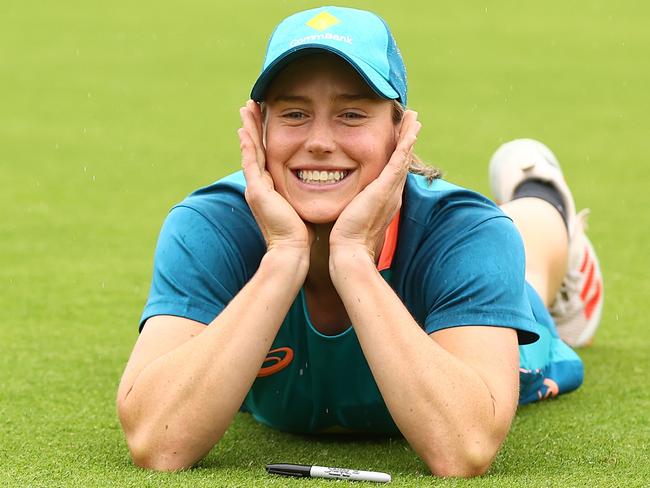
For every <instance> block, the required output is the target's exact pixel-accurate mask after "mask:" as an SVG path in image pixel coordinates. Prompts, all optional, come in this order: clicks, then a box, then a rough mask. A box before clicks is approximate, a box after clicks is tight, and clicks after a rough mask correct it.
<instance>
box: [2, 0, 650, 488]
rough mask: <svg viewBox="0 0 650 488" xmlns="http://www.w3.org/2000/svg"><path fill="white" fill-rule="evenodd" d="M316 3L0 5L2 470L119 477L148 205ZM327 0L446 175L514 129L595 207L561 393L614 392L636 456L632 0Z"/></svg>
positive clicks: (641, 279) (644, 57)
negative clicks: (586, 289)
mask: <svg viewBox="0 0 650 488" xmlns="http://www.w3.org/2000/svg"><path fill="white" fill-rule="evenodd" d="M318 5H319V3H316V2H307V1H261V0H260V1H252V0H239V1H237V2H221V1H207V0H188V1H184V2H180V1H155V2H154V1H151V0H143V1H140V2H128V1H124V0H116V1H113V2H88V1H79V0H69V1H64V2H37V1H34V0H23V1H16V0H4V1H3V5H2V14H1V15H0V184H1V187H0V352H1V354H0V435H2V439H1V440H0V465H3V466H2V467H0V474H1V475H2V477H1V478H0V479H4V480H7V482H9V480H13V481H14V482H16V483H18V482H19V480H22V481H21V484H24V483H22V482H23V481H25V480H27V481H29V480H32V481H31V482H33V483H34V484H39V483H40V482H41V481H43V480H51V481H52V480H54V481H56V480H59V481H60V482H61V483H63V484H67V482H64V481H61V480H69V479H70V478H68V477H69V476H71V474H70V471H69V466H70V465H74V466H76V467H77V468H78V469H80V470H81V471H80V472H81V473H86V475H83V474H79V475H78V476H79V478H78V480H80V481H79V482H80V483H82V482H83V483H87V482H89V480H90V479H91V478H90V477H89V476H90V475H89V474H88V473H91V474H92V473H104V474H105V473H107V472H111V471H114V470H116V469H118V470H119V469H122V470H124V472H125V473H129V469H131V468H130V465H129V461H128V454H127V451H126V447H125V444H124V443H123V441H122V437H121V433H120V431H119V426H118V422H117V419H116V416H115V413H114V403H113V402H114V395H115V389H116V387H117V384H118V381H119V378H120V375H121V372H122V370H123V368H124V365H125V363H126V360H127V358H128V355H129V353H130V349H131V347H132V345H133V343H134V342H135V340H136V338H137V325H138V320H139V316H140V313H141V311H142V307H143V306H144V303H145V300H146V296H147V293H148V287H149V280H150V276H151V266H152V257H153V251H154V246H155V242H156V239H157V234H158V231H159V229H160V226H161V224H162V221H163V219H164V218H165V215H166V214H167V212H168V210H169V209H170V208H171V206H172V205H173V204H175V203H176V202H178V201H179V200H181V199H182V198H183V197H184V196H185V195H187V194H188V193H190V192H191V191H193V190H194V189H196V188H197V187H200V186H203V185H206V184H209V183H211V182H212V181H214V180H216V179H218V178H219V177H221V176H223V175H226V174H228V173H230V172H232V171H236V170H237V169H238V168H239V160H240V157H239V145H238V140H237V136H236V130H237V128H238V127H239V116H238V108H239V107H240V106H241V105H242V104H243V103H244V102H245V101H246V99H247V98H248V96H249V93H250V88H251V86H252V83H253V82H254V80H255V78H256V76H257V74H258V72H259V70H260V68H261V64H262V60H263V55H264V49H265V47H266V42H267V39H268V36H269V35H270V33H271V30H272V28H273V27H274V26H275V25H276V24H277V22H278V21H280V20H281V19H282V18H284V17H286V16H287V15H288V14H290V13H292V12H295V11H297V10H301V9H304V8H310V7H315V6H318ZM343 5H348V6H354V7H359V8H367V9H371V10H374V11H375V12H377V13H379V14H380V15H381V16H383V17H384V18H385V19H386V20H387V21H388V22H389V24H390V26H391V28H392V31H393V34H394V36H395V37H396V39H397V42H398V45H399V46H400V48H401V51H402V53H403V56H404V59H405V62H406V65H407V69H408V81H409V106H410V108H413V109H415V110H417V111H418V112H419V118H420V120H421V121H422V123H423V129H422V131H421V133H420V136H419V139H418V145H417V148H416V150H417V152H418V154H419V155H420V156H421V157H422V158H423V159H424V160H425V161H429V162H431V163H432V164H434V165H437V166H439V167H441V168H442V169H443V171H444V173H445V177H446V179H448V180H450V181H452V182H454V183H457V184H460V185H463V186H467V187H470V188H473V189H477V190H479V191H481V192H484V193H487V192H488V183H487V162H488V160H489V158H490V156H491V154H492V152H493V151H494V150H495V149H496V148H497V146H498V145H499V144H501V143H502V142H505V141H507V140H509V139H512V138H516V137H534V138H537V139H540V140H542V141H543V142H545V143H546V144H548V145H549V146H550V147H551V149H553V151H554V152H555V153H556V155H557V156H558V158H559V159H560V162H561V163H562V165H563V168H564V171H565V174H566V176H567V179H568V181H569V183H570V185H571V187H572V189H573V191H574V196H575V198H576V201H577V205H578V207H579V208H582V207H590V208H591V209H592V218H591V226H590V236H591V238H592V241H593V242H594V244H595V247H596V249H597V251H598V253H599V256H600V259H601V264H602V267H603V271H604V273H605V287H606V297H607V298H606V304H605V311H604V316H603V322H602V326H601V331H600V332H599V334H598V336H597V338H596V343H595V345H594V347H593V348H591V349H589V350H587V351H585V352H584V353H583V357H584V358H585V361H586V363H587V382H586V384H585V387H584V388H583V390H584V391H585V393H579V392H580V391H582V390H580V391H579V392H578V393H576V394H575V397H576V398H578V400H575V399H574V400H573V401H574V402H577V405H582V407H580V408H584V409H585V410H584V411H585V412H586V411H587V410H589V409H590V405H594V402H595V401H597V402H600V403H599V405H600V407H599V408H600V410H598V408H596V411H602V415H603V417H598V415H597V414H592V415H596V418H595V419H594V418H592V420H594V422H596V423H598V422H605V423H606V422H608V421H611V422H614V420H612V418H611V417H610V416H611V414H612V411H613V410H616V409H617V408H619V409H620V408H622V407H621V404H619V399H621V398H625V402H626V403H624V404H623V405H624V407H625V406H626V407H625V408H628V410H629V412H630V415H629V418H627V419H625V420H620V422H622V423H620V424H613V426H612V427H611V428H610V429H608V430H605V431H603V432H602V438H598V437H596V439H597V442H601V443H608V442H610V443H611V445H612V446H613V445H614V444H616V442H617V438H616V434H615V433H616V432H619V433H620V432H623V434H620V435H622V436H623V437H625V436H627V434H628V433H630V435H635V436H636V437H633V439H636V440H633V441H629V442H631V444H629V443H628V447H629V449H628V450H624V449H626V448H625V447H624V445H621V446H620V447H618V448H614V447H612V449H623V451H615V452H618V454H616V456H618V459H619V460H620V459H621V458H625V457H626V456H629V455H632V454H631V453H632V452H635V451H637V454H638V448H639V446H640V445H642V444H639V443H640V442H641V439H647V438H648V437H645V436H647V434H648V426H647V420H646V423H645V424H643V423H641V418H640V417H639V415H640V414H639V413H638V412H641V411H642V410H641V409H643V411H645V412H646V413H645V414H644V415H645V416H646V419H647V411H648V408H649V407H650V400H649V394H648V389H647V387H646V386H645V382H644V381H643V377H644V374H645V375H647V371H648V363H647V351H648V350H649V347H648V346H649V345H650V332H649V331H648V327H647V313H648V311H649V307H648V300H647V297H648V296H650V280H648V264H649V263H648V257H647V249H648V244H647V243H648V242H649V241H650V231H649V230H648V229H649V226H648V218H647V217H646V214H645V212H646V210H647V208H648V205H649V204H650V197H649V196H648V192H647V185H648V182H649V181H650V165H649V164H648V161H647V160H648V155H649V149H650V143H649V142H648V141H649V137H648V134H649V129H650V124H649V122H648V116H647V114H648V109H649V108H650V103H649V102H650V94H649V90H648V87H649V86H650V67H649V65H648V52H649V50H648V49H649V47H650V34H649V30H648V19H649V15H648V14H649V13H650V7H649V6H648V4H647V3H645V2H641V1H633V0H624V1H621V2H607V1H597V0H596V1H589V2H587V1H579V2H568V3H567V2H563V1H559V0H551V1H548V2H517V1H507V0H498V1H494V2H475V1H469V2H430V1H409V2H398V3H396V2H392V1H384V0H377V1H372V2H371V1H361V0H360V1H357V2H343ZM605 358H607V359H605ZM620 375H625V378H624V379H621V376H620ZM590 392H591V393H590ZM579 395H586V397H584V396H583V397H580V396H579ZM580 398H582V402H583V403H580V401H581V400H580ZM558 404H561V403H560V402H559V401H558ZM574 405H576V403H574ZM567 408H569V407H567ZM524 418H526V417H525V413H524ZM535 428H537V427H535ZM632 432H634V434H631V433H632ZM639 436H644V437H639ZM598 439H600V440H599V441H598ZM567 441H570V439H567ZM513 442H516V440H515V441H513ZM521 442H524V441H523V440H522V441H521ZM643 445H646V444H643ZM646 449H647V445H646ZM646 452H647V451H646ZM638 455H640V454H638ZM504 459H506V461H504V462H506V463H507V462H508V461H507V460H508V459H510V458H509V457H508V455H507V454H506V457H505V458H504ZM630 459H632V458H630ZM601 461H602V460H601ZM632 464H633V463H631V464H630V466H632ZM624 465H625V466H627V464H625V463H624ZM618 466H619V467H620V465H618ZM28 467H29V469H28ZM609 468H612V466H609ZM603 469H604V468H603ZM626 469H627V468H626ZM630 469H632V468H631V467H630ZM84 470H85V471H84ZM506 470H507V469H506ZM27 473H29V474H27ZM84 476H85V477H84ZM75 479H76V478H75ZM123 481H124V480H123ZM125 483H126V482H125ZM73 484H74V483H73Z"/></svg>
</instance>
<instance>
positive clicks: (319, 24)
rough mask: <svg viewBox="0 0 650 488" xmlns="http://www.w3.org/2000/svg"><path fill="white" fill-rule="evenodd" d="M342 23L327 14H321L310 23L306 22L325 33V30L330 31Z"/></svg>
mask: <svg viewBox="0 0 650 488" xmlns="http://www.w3.org/2000/svg"><path fill="white" fill-rule="evenodd" d="M340 23H341V21H340V20H339V19H337V18H336V17H334V16H333V15H332V14H330V13H327V12H321V13H319V14H318V15H316V16H315V17H314V18H312V19H311V20H310V21H308V22H306V24H307V25H308V26H309V27H311V28H312V29H315V30H317V31H324V30H325V29H329V28H330V27H332V26H333V25H336V24H340Z"/></svg>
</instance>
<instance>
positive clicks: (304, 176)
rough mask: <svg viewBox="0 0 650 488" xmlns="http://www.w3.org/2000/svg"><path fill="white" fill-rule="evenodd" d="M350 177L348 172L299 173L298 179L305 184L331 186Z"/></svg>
mask: <svg viewBox="0 0 650 488" xmlns="http://www.w3.org/2000/svg"><path fill="white" fill-rule="evenodd" d="M347 175H348V172H347V171H310V170H300V171H298V178H300V179H301V180H302V181H304V182H305V183H311V184H315V183H318V184H325V185H329V184H332V183H336V182H337V181H341V180H342V179H343V178H345V177H346V176H347Z"/></svg>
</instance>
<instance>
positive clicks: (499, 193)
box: [489, 139, 604, 347]
mask: <svg viewBox="0 0 650 488" xmlns="http://www.w3.org/2000/svg"><path fill="white" fill-rule="evenodd" d="M489 175H490V187H491V189H492V195H493V196H494V198H495V201H496V202H497V203H499V204H502V203H506V202H509V201H511V200H512V199H513V196H514V193H515V190H516V189H517V187H518V186H519V185H520V184H521V183H522V182H523V181H525V180H529V179H535V180H541V181H545V182H547V183H550V184H552V185H553V186H554V187H555V188H556V189H557V190H558V192H559V194H560V196H561V198H562V201H563V205H564V209H565V212H566V219H567V228H568V230H569V232H568V234H569V256H568V264H567V272H566V274H565V275H564V279H563V280H562V285H561V286H560V290H559V291H558V293H557V295H556V296H555V299H554V301H553V304H552V305H551V307H550V309H549V312H550V313H551V316H552V317H553V320H554V321H555V325H556V327H557V331H558V334H559V335H560V338H561V339H562V340H563V341H564V342H566V343H567V344H569V345H570V346H572V347H582V346H587V345H589V344H590V343H591V342H592V340H593V336H594V334H595V333H596V329H597V328H598V325H599V323H600V318H601V314H602V308H603V302H604V289H603V276H602V273H601V271H600V264H599V262H598V257H597V256H596V252H595V251H594V248H593V246H592V245H591V242H590V241H589V239H588V238H587V236H586V234H585V231H586V229H587V216H588V215H589V210H587V209H585V210H582V211H581V212H580V213H576V206H575V202H574V200H573V195H572V194H571V190H569V187H568V185H567V183H566V181H565V179H564V175H563V174H562V168H561V167H560V163H559V162H558V160H557V158H556V157H555V155H554V154H553V153H552V152H551V150H550V149H549V148H548V147H546V146H545V145H544V144H542V143H541V142H539V141H536V140H534V139H515V140H514V141H510V142H507V143H505V144H503V145H502V146H501V147H499V149H497V151H496V152H495V153H494V155H493V156H492V158H491V159H490V167H489Z"/></svg>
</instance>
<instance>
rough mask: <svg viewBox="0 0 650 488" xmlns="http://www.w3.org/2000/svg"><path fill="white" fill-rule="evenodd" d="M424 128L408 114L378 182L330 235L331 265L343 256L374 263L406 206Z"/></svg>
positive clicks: (353, 203)
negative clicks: (416, 149) (413, 159)
mask: <svg viewBox="0 0 650 488" xmlns="http://www.w3.org/2000/svg"><path fill="white" fill-rule="evenodd" d="M421 126H422V125H421V124H420V122H418V121H417V113H416V112H414V111H412V110H407V111H406V112H405V113H404V118H403V119H402V125H401V128H400V132H399V136H398V139H397V146H396V148H395V151H394V152H393V154H392V156H391V158H390V160H389V161H388V164H386V167H385V168H384V169H383V170H382V172H381V173H380V174H379V176H378V177H377V179H376V180H375V181H373V182H372V183H370V184H369V185H368V186H367V187H366V188H364V189H363V190H362V191H361V192H360V193H359V194H358V195H357V196H356V197H354V199H353V200H352V201H351V202H350V203H349V204H348V205H347V207H345V209H344V210H343V212H341V215H340V216H339V218H338V219H337V220H336V223H335V224H334V227H333V228H332V232H331V233H330V262H331V261H332V258H335V257H337V256H339V255H341V254H345V255H352V254H354V255H355V256H357V257H358V256H359V252H361V253H367V255H368V256H369V257H370V258H371V259H372V261H373V262H374V259H375V248H376V246H377V243H378V242H379V241H380V239H382V238H383V235H384V233H385V232H386V228H387V227H388V224H390V221H391V220H392V219H393V217H394V216H395V214H396V213H397V211H398V210H399V208H400V206H401V205H402V190H403V189H404V183H405V182H406V175H407V174H408V168H409V165H410V163H411V157H412V153H413V145H414V144H415V140H416V139H417V134H418V132H419V131H420V127H421Z"/></svg>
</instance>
